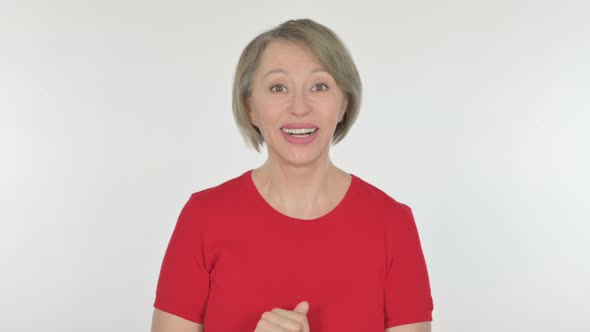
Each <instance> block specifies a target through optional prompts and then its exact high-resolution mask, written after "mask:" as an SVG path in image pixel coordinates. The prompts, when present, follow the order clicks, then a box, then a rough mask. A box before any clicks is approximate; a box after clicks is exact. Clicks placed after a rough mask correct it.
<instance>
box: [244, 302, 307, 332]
mask: <svg viewBox="0 0 590 332" xmlns="http://www.w3.org/2000/svg"><path fill="white" fill-rule="evenodd" d="M308 310H309V303H307V301H302V302H299V304H297V306H295V309H293V311H291V310H285V309H280V308H274V309H272V310H271V311H265V312H264V313H263V314H262V316H261V317H260V320H259V321H258V323H257V324H256V330H254V332H310V331H309V322H308V321H307V311H308Z"/></svg>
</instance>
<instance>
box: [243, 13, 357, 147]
mask: <svg viewBox="0 0 590 332" xmlns="http://www.w3.org/2000/svg"><path fill="white" fill-rule="evenodd" d="M273 40H284V41H290V42H295V43H299V44H301V45H303V46H304V47H306V48H308V49H309V50H310V51H311V52H312V53H313V54H314V55H315V56H316V57H317V58H318V60H319V61H320V63H321V64H322V65H323V66H324V68H325V69H326V70H327V71H328V72H329V73H330V74H331V75H332V77H334V79H335V80H336V83H337V84H338V86H339V87H340V88H341V89H342V90H343V92H344V94H345V95H346V98H347V101H348V106H347V108H346V112H345V113H344V117H343V118H342V121H340V122H339V123H338V124H337V125H336V130H335V131H334V135H333V137H332V144H336V143H338V142H340V141H341V140H342V139H343V138H344V137H345V136H346V134H347V133H348V131H349V130H350V128H351V127H352V125H353V123H354V122H355V121H356V118H357V116H358V112H359V109H360V104H361V95H362V84H361V79H360V76H359V73H358V71H357V69H356V66H355V64H354V61H353V60H352V57H351V56H350V53H349V52H348V50H347V49H346V47H345V46H344V43H342V41H341V40H340V38H339V37H338V36H337V35H336V34H335V33H334V32H333V31H332V30H330V29H329V28H327V27H325V26H323V25H321V24H319V23H317V22H315V21H313V20H310V19H299V20H289V21H286V22H284V23H282V24H280V25H279V26H277V27H275V28H273V29H270V30H267V31H265V32H263V33H262V34H260V35H258V36H257V37H256V38H254V39H253V40H252V41H250V43H249V44H248V45H247V46H246V47H245V48H244V50H243V51H242V55H241V56H240V59H239V61H238V65H237V68H236V72H235V76H234V83H233V89H232V109H233V114H234V119H235V121H236V124H237V125H238V127H239V129H240V132H241V134H242V136H243V137H244V140H245V141H246V143H247V144H248V145H250V146H251V147H253V148H254V149H255V150H256V151H258V152H260V146H261V145H262V143H264V138H263V137H262V134H261V133H260V130H259V129H258V127H256V126H254V125H253V124H252V123H251V122H250V118H249V117H248V114H247V107H248V104H247V100H248V97H249V96H250V95H251V93H252V81H253V80H254V74H255V72H256V70H257V68H258V65H259V63H260V58H261V56H262V53H263V51H264V50H265V48H266V47H267V46H268V44H269V43H270V42H271V41H273Z"/></svg>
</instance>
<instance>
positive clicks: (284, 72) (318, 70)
mask: <svg viewBox="0 0 590 332" xmlns="http://www.w3.org/2000/svg"><path fill="white" fill-rule="evenodd" d="M317 72H326V73H327V72H328V71H327V70H325V69H322V68H316V69H314V70H312V71H311V73H312V74H313V73H317ZM273 73H283V74H287V71H286V70H284V69H271V70H269V71H268V73H266V74H265V75H264V77H266V76H268V75H270V74H273ZM264 77H263V78H264Z"/></svg>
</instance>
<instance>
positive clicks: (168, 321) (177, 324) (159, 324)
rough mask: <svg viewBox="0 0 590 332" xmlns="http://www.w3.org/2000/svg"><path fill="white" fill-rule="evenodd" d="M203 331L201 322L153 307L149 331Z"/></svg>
mask: <svg viewBox="0 0 590 332" xmlns="http://www.w3.org/2000/svg"><path fill="white" fill-rule="evenodd" d="M172 331H173V332H203V324H198V323H195V322H191V321H190V320H186V319H184V318H181V317H178V316H176V315H173V314H170V313H167V312H165V311H162V310H158V309H156V308H154V314H153V316H152V330H151V332H172Z"/></svg>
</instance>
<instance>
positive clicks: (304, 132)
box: [281, 128, 319, 137]
mask: <svg viewBox="0 0 590 332" xmlns="http://www.w3.org/2000/svg"><path fill="white" fill-rule="evenodd" d="M318 129H319V128H297V129H291V128H281V130H282V131H283V132H284V133H285V134H287V135H290V136H293V137H308V136H311V135H313V134H314V133H315V132H316V131H317V130H318Z"/></svg>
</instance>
